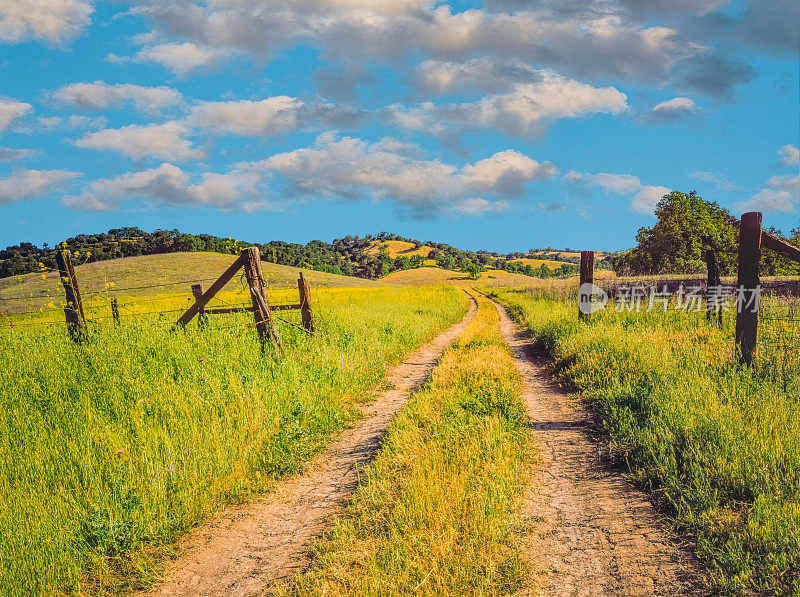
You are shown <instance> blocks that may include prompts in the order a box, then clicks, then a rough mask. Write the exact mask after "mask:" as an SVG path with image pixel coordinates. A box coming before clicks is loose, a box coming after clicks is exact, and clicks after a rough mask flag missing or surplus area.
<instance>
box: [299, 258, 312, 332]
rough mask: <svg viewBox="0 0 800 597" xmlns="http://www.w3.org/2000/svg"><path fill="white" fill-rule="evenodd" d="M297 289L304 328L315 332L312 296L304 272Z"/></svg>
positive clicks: (301, 274) (301, 273)
mask: <svg viewBox="0 0 800 597" xmlns="http://www.w3.org/2000/svg"><path fill="white" fill-rule="evenodd" d="M297 290H298V291H299V292H300V314H301V315H302V317H303V328H304V329H305V330H306V331H307V332H310V333H312V334H313V333H314V312H313V311H312V310H311V296H310V293H309V292H308V280H306V278H305V276H304V275H303V272H300V278H298V280H297Z"/></svg>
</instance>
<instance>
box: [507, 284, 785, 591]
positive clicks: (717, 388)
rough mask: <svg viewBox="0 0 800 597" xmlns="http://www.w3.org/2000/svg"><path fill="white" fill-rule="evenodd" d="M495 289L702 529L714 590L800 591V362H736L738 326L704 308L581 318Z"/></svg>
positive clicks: (629, 458)
mask: <svg viewBox="0 0 800 597" xmlns="http://www.w3.org/2000/svg"><path fill="white" fill-rule="evenodd" d="M497 296H498V298H499V299H500V300H501V301H502V302H503V303H505V304H506V305H508V306H509V307H510V310H511V311H512V313H513V314H514V315H515V317H516V318H517V319H518V320H520V321H521V322H523V323H524V324H525V325H527V326H528V327H529V328H530V330H531V331H532V333H533V335H534V338H535V339H536V341H537V343H538V344H539V346H541V347H542V348H544V349H546V350H548V351H549V352H550V353H551V354H552V356H553V358H554V368H555V370H556V372H557V373H558V374H559V375H560V376H561V378H562V379H563V380H565V381H567V382H568V383H569V384H570V385H571V386H573V387H574V388H575V389H576V390H577V391H579V392H581V393H582V394H583V395H584V396H587V397H589V398H591V399H592V401H593V404H594V406H595V407H596V408H597V410H598V411H599V412H600V413H601V414H602V418H603V424H604V427H605V430H606V431H607V433H608V436H609V439H610V449H611V454H612V455H613V457H614V458H616V459H617V460H618V461H619V462H620V463H621V464H622V465H623V466H624V467H626V468H627V469H628V470H629V471H630V472H631V474H632V476H633V477H634V479H635V480H636V481H638V482H639V483H640V484H641V485H643V486H644V487H646V488H647V489H649V490H651V491H652V492H653V493H654V495H655V496H656V497H657V499H658V500H659V501H660V503H661V504H662V506H663V507H664V508H665V511H666V512H668V513H669V515H670V516H671V517H672V519H673V521H674V522H675V524H676V526H677V527H678V528H679V529H680V530H683V531H687V532H688V533H690V534H692V535H693V536H694V537H695V538H696V552H697V554H698V555H699V556H700V557H701V559H702V560H704V561H705V562H706V563H707V565H708V566H709V568H710V570H711V573H712V576H713V579H714V582H715V584H716V586H717V588H718V590H720V591H722V592H727V593H745V592H748V591H753V590H755V591H759V592H764V593H765V594H773V595H796V594H799V593H800V501H799V500H800V371H798V370H797V369H795V370H794V372H793V373H792V374H791V375H789V376H788V377H787V376H786V375H785V374H784V373H785V372H783V371H781V370H780V369H779V368H777V367H776V366H775V365H774V363H773V362H772V360H771V358H764V359H762V360H761V362H760V364H759V365H757V366H756V367H755V368H754V369H753V370H750V369H742V368H739V367H738V366H736V364H735V361H736V359H735V355H734V347H733V339H732V332H731V330H730V328H729V327H726V328H724V329H719V328H718V327H717V326H716V325H714V324H709V323H707V322H706V320H705V318H704V316H703V315H702V314H699V313H698V314H687V313H682V312H673V311H671V312H668V313H667V314H664V313H635V312H634V313H630V312H626V313H617V312H615V311H614V310H613V309H606V310H605V311H603V312H601V313H599V314H597V315H594V316H593V318H592V321H591V322H589V323H580V322H578V320H577V305H576V303H575V302H568V301H567V302H565V301H555V300H549V299H546V298H542V297H539V298H537V297H532V296H530V295H528V294H526V293H524V292H514V291H505V292H499V293H498V294H497ZM764 356H767V357H768V353H765V355H764Z"/></svg>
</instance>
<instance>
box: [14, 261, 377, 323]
mask: <svg viewBox="0 0 800 597" xmlns="http://www.w3.org/2000/svg"><path fill="white" fill-rule="evenodd" d="M234 259H235V257H234V256H233V255H223V254H221V253H167V254H163V255H143V256H140V257H127V258H124V259H113V260H111V261H97V262H94V263H87V264H85V265H78V264H80V260H81V256H80V255H78V256H77V258H74V260H73V262H74V263H75V264H76V268H75V274H76V276H77V278H78V283H79V286H80V290H81V294H82V295H83V297H84V300H90V299H91V298H92V297H96V296H100V295H103V296H105V294H106V293H110V294H109V295H108V296H118V297H120V298H121V297H123V296H124V297H143V296H147V297H150V296H155V295H159V294H164V293H176V292H178V293H186V295H187V296H189V294H190V287H191V284H192V282H193V281H197V280H203V282H202V284H203V286H204V287H205V288H207V287H208V286H210V285H211V284H212V283H213V280H215V279H216V278H217V277H219V275H220V274H222V272H224V271H225V270H226V269H227V268H228V267H229V266H230V265H231V263H233V261H234ZM262 269H263V270H264V277H265V279H266V282H267V285H268V286H269V287H270V288H297V277H298V272H299V271H301V268H298V267H289V266H286V265H275V264H273V263H266V262H262ZM302 271H303V272H304V274H305V276H306V277H307V278H308V280H309V284H310V285H311V287H312V288H343V287H369V286H372V287H375V286H380V283H378V282H374V281H372V280H365V279H363V278H353V277H349V276H339V275H336V274H328V273H324V272H317V271H311V270H302ZM176 282H185V283H184V284H175V283H176ZM233 285H234V281H232V282H231V286H233ZM143 286H149V287H151V288H141V287H143ZM126 288H130V289H131V290H129V291H126V290H125V289H126ZM63 299H64V290H63V287H62V285H61V281H60V280H59V276H58V272H47V273H40V274H39V273H37V274H25V275H23V276H13V277H11V278H3V279H0V314H9V313H19V312H21V311H33V310H38V309H40V308H46V307H47V306H48V305H49V304H50V303H53V304H54V305H56V306H58V305H60V302H61V301H62V300H63Z"/></svg>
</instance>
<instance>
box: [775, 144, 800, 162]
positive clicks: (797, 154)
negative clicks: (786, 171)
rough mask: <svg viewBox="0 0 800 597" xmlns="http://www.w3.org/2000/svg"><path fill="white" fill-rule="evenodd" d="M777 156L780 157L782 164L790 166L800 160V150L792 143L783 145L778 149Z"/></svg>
mask: <svg viewBox="0 0 800 597" xmlns="http://www.w3.org/2000/svg"><path fill="white" fill-rule="evenodd" d="M778 156H779V157H780V158H781V163H782V164H785V165H786V166H791V165H792V164H796V163H797V162H798V161H800V150H798V148H797V147H795V146H794V145H784V146H783V147H781V148H780V149H779V150H778Z"/></svg>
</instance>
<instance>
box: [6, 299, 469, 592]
mask: <svg viewBox="0 0 800 597" xmlns="http://www.w3.org/2000/svg"><path fill="white" fill-rule="evenodd" d="M315 299H316V300H315V303H314V310H315V315H316V318H317V326H318V330H319V332H320V333H319V334H318V335H317V336H316V337H315V338H309V337H307V336H306V335H305V334H304V333H303V332H302V331H300V330H298V329H297V328H295V327H291V326H286V325H284V324H282V323H279V327H281V331H282V333H283V337H284V343H285V345H286V357H285V358H284V359H283V360H282V361H281V362H276V361H275V360H274V359H273V358H272V357H271V356H269V355H268V356H264V355H262V354H261V352H260V350H259V343H258V337H257V334H256V332H255V329H254V328H253V326H252V321H253V319H252V314H249V313H245V314H231V315H219V316H214V317H210V318H209V320H208V323H207V325H206V327H205V328H204V329H198V327H197V326H196V325H190V326H188V327H187V328H186V330H185V331H182V332H175V333H173V332H170V331H169V323H170V322H164V321H158V320H153V319H142V320H129V321H127V322H126V321H123V323H122V325H121V326H119V327H114V326H113V325H112V324H110V323H106V324H103V325H91V326H90V336H91V337H90V341H89V342H88V343H87V344H85V345H82V346H76V345H74V344H73V343H71V342H70V341H69V340H68V338H67V334H66V330H65V328H64V326H63V325H62V326H59V327H57V328H44V329H39V328H27V329H10V330H6V331H4V332H3V333H2V334H0V363H2V367H0V593H2V594H3V595H13V596H16V595H55V594H58V595H63V594H80V595H83V594H118V593H122V592H125V591H129V590H132V589H136V588H137V587H140V586H146V585H147V583H148V580H149V579H152V578H153V576H154V574H155V572H157V566H156V568H154V565H156V564H157V562H158V560H159V558H160V557H162V556H163V555H164V554H165V552H166V551H168V550H169V549H170V546H171V545H172V544H173V542H174V541H175V540H177V539H178V538H180V537H181V536H182V535H183V534H184V533H185V532H186V531H187V529H189V528H190V527H191V526H192V525H194V524H196V523H197V522H199V521H200V520H202V519H203V518H204V517H206V516H207V515H208V514H209V513H211V512H212V511H213V510H215V509H217V508H219V507H220V506H222V505H224V504H226V503H231V502H237V501H242V500H245V499H247V498H248V497H249V496H251V495H253V494H257V493H260V492H263V491H266V490H269V489H270V488H271V487H272V486H274V484H275V482H276V481H277V480H279V479H280V478H282V477H284V476H286V475H290V474H294V473H296V472H298V471H299V470H300V469H301V468H302V466H303V463H304V462H305V460H307V459H308V458H309V457H310V456H312V455H313V454H315V453H317V452H319V451H320V450H321V449H322V448H323V446H324V445H325V443H326V442H327V440H328V438H329V437H330V435H331V433H333V432H335V431H337V430H339V429H341V428H343V427H344V426H346V425H348V424H349V423H351V422H352V421H353V420H354V419H355V418H356V417H358V416H359V413H360V411H359V410H358V409H356V408H355V407H354V404H353V403H354V402H358V401H361V400H363V399H364V397H365V396H369V394H370V392H371V390H372V389H373V388H374V387H375V385H376V384H377V383H378V382H379V381H380V379H381V378H382V377H383V376H384V375H385V372H386V368H387V366H388V365H390V364H393V363H395V362H397V361H399V360H400V359H401V358H402V357H403V355H405V354H407V353H408V352H410V351H411V350H413V349H415V348H416V347H418V346H419V345H421V344H423V343H424V342H426V341H428V340H429V339H431V338H432V337H433V336H435V335H436V334H438V333H439V332H441V331H442V330H444V329H445V328H447V327H448V326H449V325H451V324H453V323H455V322H457V321H458V320H459V319H460V318H461V317H462V316H463V315H464V313H465V311H466V307H467V304H466V300H465V297H464V295H463V293H462V292H461V291H459V290H456V289H452V288H414V289H397V288H379V289H366V290H361V289H359V290H350V291H345V290H339V291H336V292H335V293H330V294H323V293H320V294H319V295H317V296H316V297H315ZM281 316H282V317H295V318H298V317H299V315H297V314H296V313H295V314H294V315H287V314H285V313H282V314H281Z"/></svg>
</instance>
